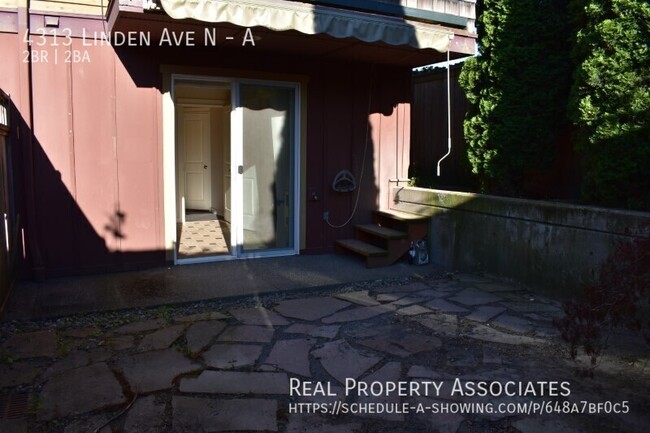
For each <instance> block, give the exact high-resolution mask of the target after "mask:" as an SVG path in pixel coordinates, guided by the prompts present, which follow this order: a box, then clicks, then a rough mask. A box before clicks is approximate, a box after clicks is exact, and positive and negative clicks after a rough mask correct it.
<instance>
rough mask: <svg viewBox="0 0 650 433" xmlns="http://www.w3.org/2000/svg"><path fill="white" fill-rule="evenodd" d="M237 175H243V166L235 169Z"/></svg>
mask: <svg viewBox="0 0 650 433" xmlns="http://www.w3.org/2000/svg"><path fill="white" fill-rule="evenodd" d="M237 173H239V174H244V166H243V165H240V166H239V167H237Z"/></svg>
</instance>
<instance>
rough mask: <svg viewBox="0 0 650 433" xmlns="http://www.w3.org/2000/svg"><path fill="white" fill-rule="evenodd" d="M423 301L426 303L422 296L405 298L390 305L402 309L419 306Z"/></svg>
mask: <svg viewBox="0 0 650 433" xmlns="http://www.w3.org/2000/svg"><path fill="white" fill-rule="evenodd" d="M422 301H424V299H423V298H422V297H420V296H406V297H404V298H400V299H398V300H396V301H393V302H391V303H390V305H392V306H395V307H400V306H406V305H413V304H418V303H420V302H422Z"/></svg>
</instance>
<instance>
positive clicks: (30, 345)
mask: <svg viewBox="0 0 650 433" xmlns="http://www.w3.org/2000/svg"><path fill="white" fill-rule="evenodd" d="M1 348H2V349H3V350H5V351H6V352H8V353H10V354H11V357H12V358H14V359H25V358H40V357H44V358H54V357H55V356H56V350H57V348H58V341H57V337H56V334H55V333H54V332H52V331H35V332H25V333H22V334H16V335H14V336H12V337H10V338H9V339H8V340H7V341H5V342H4V343H3V344H2V347H1Z"/></svg>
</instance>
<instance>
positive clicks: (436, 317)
mask: <svg viewBox="0 0 650 433" xmlns="http://www.w3.org/2000/svg"><path fill="white" fill-rule="evenodd" d="M412 320H414V321H415V322H417V323H419V324H420V325H422V326H424V327H426V328H429V329H430V330H431V331H433V333H434V334H437V335H442V336H447V337H457V336H458V333H459V327H458V318H457V317H456V316H454V315H451V314H440V313H438V314H422V315H419V316H415V317H413V319H412Z"/></svg>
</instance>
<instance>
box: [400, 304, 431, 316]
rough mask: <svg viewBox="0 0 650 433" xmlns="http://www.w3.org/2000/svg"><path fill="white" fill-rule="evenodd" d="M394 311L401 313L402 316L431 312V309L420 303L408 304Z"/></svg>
mask: <svg viewBox="0 0 650 433" xmlns="http://www.w3.org/2000/svg"><path fill="white" fill-rule="evenodd" d="M396 312H397V314H401V315H402V316H417V315H420V314H428V313H433V311H432V310H430V309H428V308H425V307H423V306H421V305H409V306H408V307H404V308H400V309H399V310H397V311H396Z"/></svg>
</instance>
